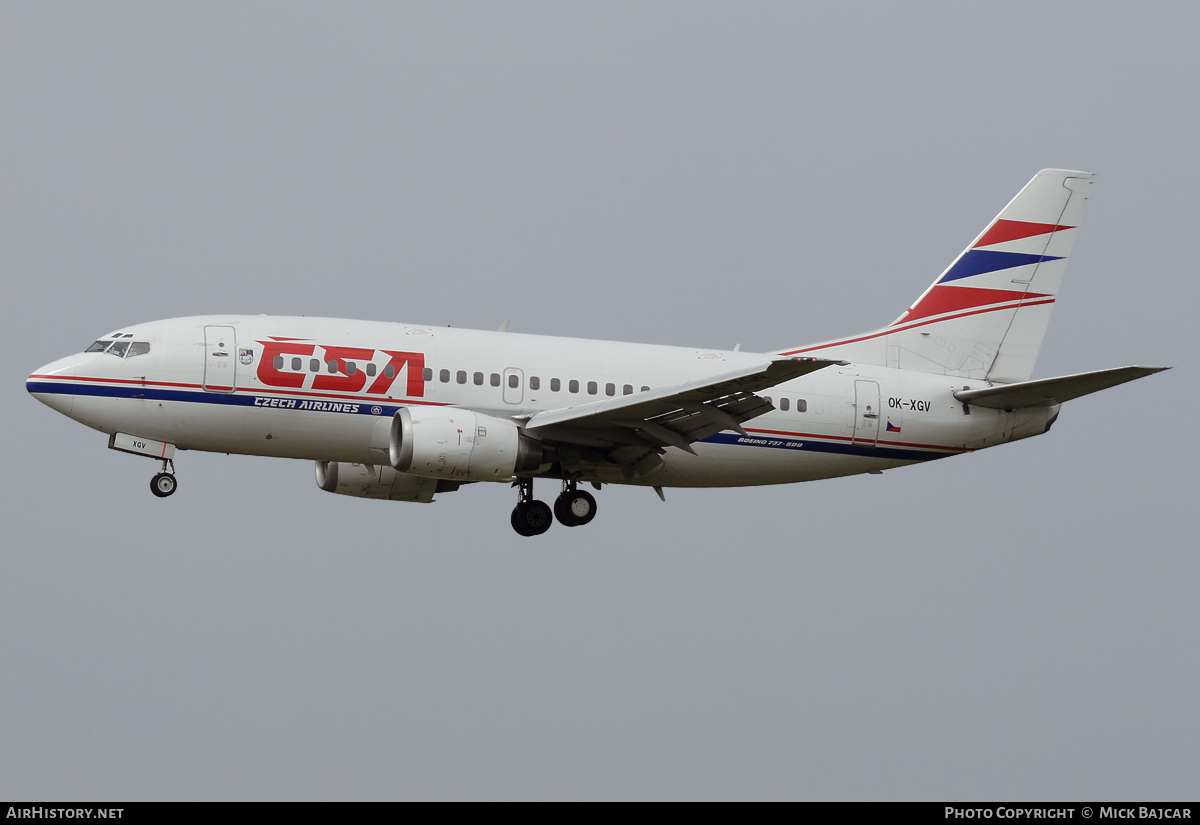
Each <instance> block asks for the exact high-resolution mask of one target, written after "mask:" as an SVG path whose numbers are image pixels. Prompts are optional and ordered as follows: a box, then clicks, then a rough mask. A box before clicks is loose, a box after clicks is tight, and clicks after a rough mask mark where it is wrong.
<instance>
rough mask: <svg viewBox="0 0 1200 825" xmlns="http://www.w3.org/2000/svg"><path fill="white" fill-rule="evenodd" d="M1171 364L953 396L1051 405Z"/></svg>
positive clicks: (1000, 404)
mask: <svg viewBox="0 0 1200 825" xmlns="http://www.w3.org/2000/svg"><path fill="white" fill-rule="evenodd" d="M1165 369H1170V367H1117V368H1116V369H1111V370H1100V371H1099V372H1083V373H1080V374H1079V375H1064V376H1062V377H1060V378H1043V379H1041V380H1039V381H1024V382H1022V383H1020V384H1000V385H997V386H995V387H985V388H983V389H981V390H960V391H959V392H956V393H954V397H955V398H957V399H958V400H959V401H962V402H963V403H965V404H974V405H975V406H977V407H992V408H994V409H1002V410H1011V409H1017V408H1019V407H1049V406H1051V405H1052V404H1061V403H1062V402H1064V401H1070V400H1071V399H1072V398H1079V397H1080V396H1082V395H1089V394H1091V393H1093V392H1099V391H1100V390H1106V389H1108V388H1109V387H1115V386H1117V384H1124V383H1125V382H1126V381H1133V380H1134V379H1136V378H1144V377H1145V376H1147V375H1152V374H1153V373H1156V372H1161V371H1163V370H1165Z"/></svg>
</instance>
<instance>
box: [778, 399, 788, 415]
mask: <svg viewBox="0 0 1200 825" xmlns="http://www.w3.org/2000/svg"><path fill="white" fill-rule="evenodd" d="M789 406H790V405H789V404H788V400H787V399H786V398H780V399H779V409H781V410H783V411H784V412H787V411H788V407H789Z"/></svg>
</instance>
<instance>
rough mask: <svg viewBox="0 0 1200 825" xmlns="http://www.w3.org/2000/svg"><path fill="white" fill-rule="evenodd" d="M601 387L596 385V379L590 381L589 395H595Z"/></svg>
mask: <svg viewBox="0 0 1200 825" xmlns="http://www.w3.org/2000/svg"><path fill="white" fill-rule="evenodd" d="M599 389H600V388H599V387H597V386H596V382H595V381H588V395H595V394H596V392H597V390H599Z"/></svg>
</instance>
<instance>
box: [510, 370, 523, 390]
mask: <svg viewBox="0 0 1200 825" xmlns="http://www.w3.org/2000/svg"><path fill="white" fill-rule="evenodd" d="M508 386H509V387H511V388H512V389H514V390H515V389H516V388H517V387H519V386H521V379H520V378H517V376H516V373H513V374H512V375H510V376H508Z"/></svg>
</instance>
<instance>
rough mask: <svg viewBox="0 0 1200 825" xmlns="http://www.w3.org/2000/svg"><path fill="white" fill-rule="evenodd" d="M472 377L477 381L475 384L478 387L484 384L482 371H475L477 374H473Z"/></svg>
mask: <svg viewBox="0 0 1200 825" xmlns="http://www.w3.org/2000/svg"><path fill="white" fill-rule="evenodd" d="M472 379H473V380H474V381H475V386H477V387H482V386H483V373H482V372H477V373H475V375H474V376H472Z"/></svg>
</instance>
